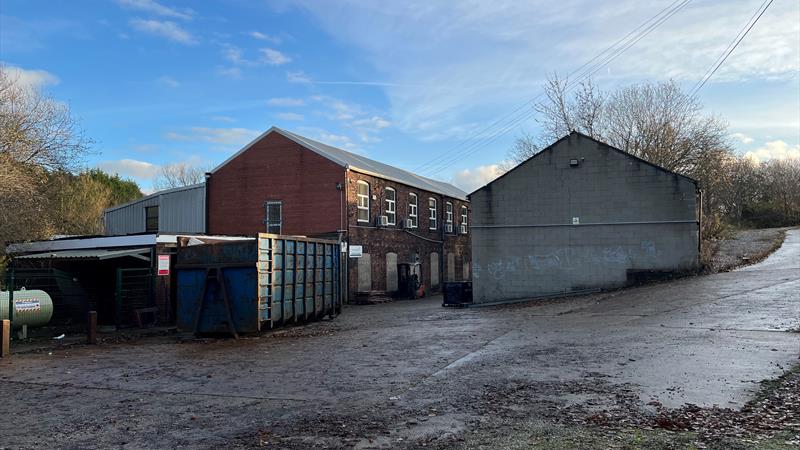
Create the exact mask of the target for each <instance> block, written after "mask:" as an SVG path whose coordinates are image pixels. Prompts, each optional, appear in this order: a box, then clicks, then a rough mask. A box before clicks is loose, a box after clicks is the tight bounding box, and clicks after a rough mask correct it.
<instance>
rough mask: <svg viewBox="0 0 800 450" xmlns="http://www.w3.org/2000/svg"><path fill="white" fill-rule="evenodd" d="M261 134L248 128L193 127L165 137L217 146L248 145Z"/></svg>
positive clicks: (169, 133)
mask: <svg viewBox="0 0 800 450" xmlns="http://www.w3.org/2000/svg"><path fill="white" fill-rule="evenodd" d="M259 134H261V132H260V131H258V130H250V129H247V128H206V127H191V128H189V130H187V131H183V132H177V131H170V132H168V133H166V134H165V135H164V137H165V138H167V139H170V140H173V141H187V142H211V143H215V144H225V145H240V144H246V143H248V142H250V141H252V140H253V139H254V138H256V137H257V136H258V135H259Z"/></svg>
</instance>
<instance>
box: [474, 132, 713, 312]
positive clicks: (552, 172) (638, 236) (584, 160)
mask: <svg viewBox="0 0 800 450" xmlns="http://www.w3.org/2000/svg"><path fill="white" fill-rule="evenodd" d="M699 195H700V194H699V190H698V188H697V184H696V182H695V181H694V180H692V179H690V178H687V177H684V176H682V175H679V174H676V173H674V172H670V171H668V170H666V169H663V168H661V167H658V166H656V165H653V164H650V163H648V162H646V161H644V160H641V159H639V158H636V157H634V156H632V155H630V154H628V153H626V152H623V151H622V150H618V149H616V148H613V147H611V146H609V145H606V144H604V143H602V142H599V141H596V140H594V139H592V138H590V137H588V136H585V135H582V134H580V133H576V132H573V133H571V134H570V135H569V136H566V137H564V138H562V139H561V140H559V141H557V142H556V143H555V144H553V145H551V146H550V147H548V148H546V149H544V150H543V151H542V152H540V153H538V154H536V155H535V156H534V157H532V158H530V159H528V160H527V161H525V162H523V163H522V164H520V165H519V166H517V167H516V168H514V169H513V170H511V171H510V172H508V173H506V174H505V175H503V176H502V177H500V178H498V179H497V180H495V181H493V182H492V183H490V184H488V185H486V186H484V187H483V188H481V189H479V190H477V191H476V192H474V193H472V194H471V195H470V200H471V202H472V209H473V223H472V252H473V261H474V267H473V296H474V301H475V302H484V303H485V302H495V301H506V300H514V299H524V298H532V297H539V296H548V295H559V294H566V293H570V292H576V291H578V292H579V291H585V290H589V289H597V288H614V287H620V286H624V285H626V284H630V283H631V282H633V281H636V280H637V277H641V276H643V275H647V276H649V275H648V274H656V275H658V274H662V275H667V274H671V273H676V272H677V273H680V272H690V271H694V270H696V269H697V267H698V264H699V224H700V222H699V217H700V215H699V204H700V202H699Z"/></svg>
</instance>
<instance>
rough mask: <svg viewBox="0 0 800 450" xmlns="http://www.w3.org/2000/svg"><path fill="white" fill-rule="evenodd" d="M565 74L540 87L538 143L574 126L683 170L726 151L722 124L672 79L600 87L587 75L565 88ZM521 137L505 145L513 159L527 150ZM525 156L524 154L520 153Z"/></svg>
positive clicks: (525, 139)
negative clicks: (571, 90)
mask: <svg viewBox="0 0 800 450" xmlns="http://www.w3.org/2000/svg"><path fill="white" fill-rule="evenodd" d="M569 88H570V84H569V82H568V80H560V79H559V78H558V77H557V76H554V77H552V78H551V79H550V80H548V82H547V84H546V85H545V87H544V92H545V96H546V98H547V99H546V100H545V101H544V102H543V103H541V104H538V105H537V106H535V109H536V112H537V113H538V115H537V118H536V122H537V123H538V125H539V126H540V128H541V130H542V131H541V133H540V139H541V140H540V141H538V142H536V144H537V145H538V146H540V147H542V146H544V145H547V144H549V143H551V142H554V141H556V140H557V139H559V138H561V137H563V136H565V135H567V134H569V133H570V132H571V131H573V130H574V131H579V132H581V133H583V134H586V135H588V136H591V137H593V138H595V139H599V140H602V141H604V142H608V143H609V144H610V145H613V146H614V147H617V148H620V149H622V150H625V151H627V152H629V153H631V154H633V155H635V156H638V157H640V158H642V159H645V160H647V161H650V162H652V163H654V164H658V165H660V166H662V167H665V168H667V169H670V170H674V171H677V172H679V173H682V174H685V175H689V176H699V174H698V171H697V170H696V169H697V167H699V166H701V165H704V163H703V162H702V159H703V158H707V157H711V158H715V157H716V156H715V155H716V154H715V152H718V151H719V150H723V151H729V150H730V145H729V143H728V138H727V125H726V124H725V122H723V121H722V120H719V119H718V118H716V117H708V116H704V115H702V105H701V104H700V103H699V102H698V101H697V99H696V98H694V97H691V96H689V95H688V94H686V93H685V92H683V91H682V90H681V89H680V87H679V86H678V85H677V84H675V83H674V82H671V81H670V82H662V83H655V84H650V83H647V84H641V85H633V86H628V87H623V88H620V89H617V90H615V91H613V92H610V93H606V92H602V91H600V90H599V89H597V88H596V87H595V86H594V84H593V83H592V82H591V81H587V82H583V83H581V84H579V85H578V87H577V89H576V90H575V92H574V93H573V94H570V93H569ZM532 141H533V139H532V138H531V137H530V136H527V135H526V136H523V137H521V138H520V139H519V140H518V142H517V143H516V145H515V147H514V149H512V150H511V152H510V156H511V158H512V159H513V160H515V161H517V162H521V161H522V160H524V159H527V157H529V155H526V154H525V153H524V152H519V151H518V148H519V147H520V146H525V145H527V143H528V142H532ZM522 156H526V157H525V158H521V157H522Z"/></svg>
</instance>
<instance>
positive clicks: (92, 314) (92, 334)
mask: <svg viewBox="0 0 800 450" xmlns="http://www.w3.org/2000/svg"><path fill="white" fill-rule="evenodd" d="M87 324H88V329H87V330H86V343H87V344H97V311H89V314H88V320H87Z"/></svg>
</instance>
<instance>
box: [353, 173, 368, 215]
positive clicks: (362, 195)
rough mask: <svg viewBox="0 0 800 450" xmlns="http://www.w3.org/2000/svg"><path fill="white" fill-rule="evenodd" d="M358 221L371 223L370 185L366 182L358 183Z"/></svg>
mask: <svg viewBox="0 0 800 450" xmlns="http://www.w3.org/2000/svg"><path fill="white" fill-rule="evenodd" d="M356 196H357V200H358V221H359V222H367V223H369V183H367V182H366V181H359V182H358V193H357V194H356Z"/></svg>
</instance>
